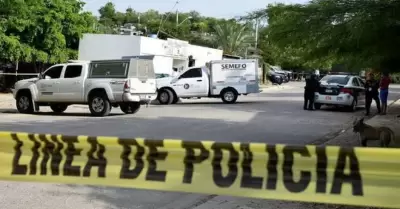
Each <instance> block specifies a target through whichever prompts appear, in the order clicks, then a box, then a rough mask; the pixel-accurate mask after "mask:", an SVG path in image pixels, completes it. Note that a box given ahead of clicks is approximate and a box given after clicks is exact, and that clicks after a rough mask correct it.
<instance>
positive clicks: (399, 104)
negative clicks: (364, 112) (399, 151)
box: [323, 100, 400, 147]
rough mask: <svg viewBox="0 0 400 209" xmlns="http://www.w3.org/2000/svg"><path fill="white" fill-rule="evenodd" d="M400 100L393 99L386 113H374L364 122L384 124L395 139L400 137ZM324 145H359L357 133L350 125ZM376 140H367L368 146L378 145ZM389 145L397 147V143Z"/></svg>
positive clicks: (376, 124)
mask: <svg viewBox="0 0 400 209" xmlns="http://www.w3.org/2000/svg"><path fill="white" fill-rule="evenodd" d="M398 115H400V100H396V101H394V102H393V103H392V104H390V106H389V107H388V112H387V114H386V115H376V116H374V117H372V118H370V119H365V123H367V124H369V125H371V126H386V127H389V128H390V129H392V130H393V131H394V133H395V136H396V138H397V141H399V139H400V118H398V117H397V116H398ZM323 144H324V145H339V146H352V147H354V146H360V144H359V141H358V135H357V134H356V133H354V132H353V129H352V127H349V128H348V129H347V130H344V131H343V132H342V133H341V134H340V135H339V136H337V137H335V138H334V139H331V140H329V141H327V142H325V143H323ZM378 146H379V145H378V142H371V143H370V142H369V143H368V147H378ZM391 147H399V144H392V145H391Z"/></svg>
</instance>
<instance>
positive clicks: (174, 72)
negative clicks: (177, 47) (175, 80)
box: [171, 67, 178, 77]
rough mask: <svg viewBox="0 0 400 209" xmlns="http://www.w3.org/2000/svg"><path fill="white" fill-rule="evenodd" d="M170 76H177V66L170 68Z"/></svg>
mask: <svg viewBox="0 0 400 209" xmlns="http://www.w3.org/2000/svg"><path fill="white" fill-rule="evenodd" d="M171 76H172V77H176V76H178V68H176V67H174V68H172V74H171Z"/></svg>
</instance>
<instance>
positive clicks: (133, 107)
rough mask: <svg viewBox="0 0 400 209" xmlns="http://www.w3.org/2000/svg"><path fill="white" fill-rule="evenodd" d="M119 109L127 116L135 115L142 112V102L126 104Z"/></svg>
mask: <svg viewBox="0 0 400 209" xmlns="http://www.w3.org/2000/svg"><path fill="white" fill-rule="evenodd" d="M119 107H120V108H121V111H122V112H124V113H125V114H135V113H137V112H138V111H139V110H140V102H132V103H124V104H121V105H120V106H119Z"/></svg>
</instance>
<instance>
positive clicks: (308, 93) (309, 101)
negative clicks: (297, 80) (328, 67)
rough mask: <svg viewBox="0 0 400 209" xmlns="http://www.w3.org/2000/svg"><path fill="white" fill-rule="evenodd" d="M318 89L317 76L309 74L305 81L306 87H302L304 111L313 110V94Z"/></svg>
mask: <svg viewBox="0 0 400 209" xmlns="http://www.w3.org/2000/svg"><path fill="white" fill-rule="evenodd" d="M318 88H319V81H318V80H317V75H315V74H311V76H310V77H309V78H307V79H306V86H305V87H304V106H303V109H304V110H314V99H315V92H317V91H318Z"/></svg>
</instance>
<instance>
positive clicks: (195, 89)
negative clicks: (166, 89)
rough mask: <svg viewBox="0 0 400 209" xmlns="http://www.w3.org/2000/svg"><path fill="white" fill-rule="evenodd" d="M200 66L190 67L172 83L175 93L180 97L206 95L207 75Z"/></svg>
mask: <svg viewBox="0 0 400 209" xmlns="http://www.w3.org/2000/svg"><path fill="white" fill-rule="evenodd" d="M203 74H204V72H203V71H202V69H201V68H192V69H189V70H188V71H186V72H184V73H183V74H182V75H180V76H179V78H178V80H177V81H176V82H175V83H173V84H172V87H173V88H174V89H175V91H176V93H177V94H178V96H180V97H185V96H206V95H207V94H208V93H207V89H208V79H207V75H203Z"/></svg>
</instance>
